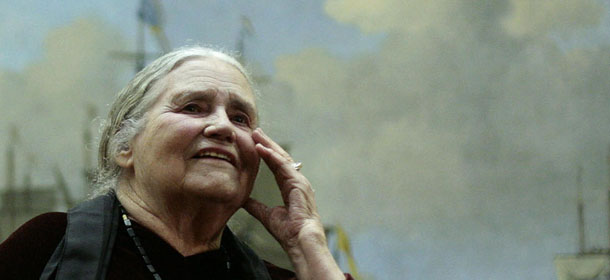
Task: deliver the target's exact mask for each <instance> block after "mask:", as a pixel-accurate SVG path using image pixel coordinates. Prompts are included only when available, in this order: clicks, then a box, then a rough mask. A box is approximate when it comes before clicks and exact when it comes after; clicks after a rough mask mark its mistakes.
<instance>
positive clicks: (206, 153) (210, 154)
mask: <svg viewBox="0 0 610 280" xmlns="http://www.w3.org/2000/svg"><path fill="white" fill-rule="evenodd" d="M195 157H196V158H216V159H221V160H225V161H228V162H229V163H231V164H233V163H234V162H235V160H233V155H231V154H229V153H225V152H222V151H210V150H201V151H200V152H199V153H197V155H196V156H195Z"/></svg>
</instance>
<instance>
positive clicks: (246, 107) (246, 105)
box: [229, 93, 257, 119]
mask: <svg viewBox="0 0 610 280" xmlns="http://www.w3.org/2000/svg"><path fill="white" fill-rule="evenodd" d="M229 106H231V107H232V108H235V109H238V110H241V111H244V112H246V114H248V116H250V117H253V118H255V119H256V117H257V113H256V107H254V104H252V103H251V102H248V101H247V100H245V99H244V98H242V97H241V96H239V95H237V94H235V93H229Z"/></svg>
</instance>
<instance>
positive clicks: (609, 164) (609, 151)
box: [606, 146, 610, 250]
mask: <svg viewBox="0 0 610 280" xmlns="http://www.w3.org/2000/svg"><path fill="white" fill-rule="evenodd" d="M606 164H607V165H608V189H607V190H606V192H607V195H608V197H607V198H608V201H607V204H608V249H609V250H610V146H609V147H608V156H607V157H606Z"/></svg>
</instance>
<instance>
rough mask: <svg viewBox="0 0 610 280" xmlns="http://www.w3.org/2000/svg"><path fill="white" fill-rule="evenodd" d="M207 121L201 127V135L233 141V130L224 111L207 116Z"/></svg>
mask: <svg viewBox="0 0 610 280" xmlns="http://www.w3.org/2000/svg"><path fill="white" fill-rule="evenodd" d="M209 118H210V119H209V122H208V124H207V126H206V127H205V128H204V129H203V136H205V137H207V138H210V139H216V140H220V141H225V142H229V143H233V142H234V141H235V131H234V130H233V126H232V124H231V120H230V119H229V116H227V114H226V112H224V111H223V112H218V113H214V114H212V115H210V116H209Z"/></svg>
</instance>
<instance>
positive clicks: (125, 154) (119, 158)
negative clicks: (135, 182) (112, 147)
mask: <svg viewBox="0 0 610 280" xmlns="http://www.w3.org/2000/svg"><path fill="white" fill-rule="evenodd" d="M114 160H116V164H117V165H118V166H120V167H121V168H124V169H129V168H132V167H133V152H132V150H131V147H129V148H127V149H125V150H122V151H120V152H119V153H118V154H117V155H116V157H115V158H114Z"/></svg>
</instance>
